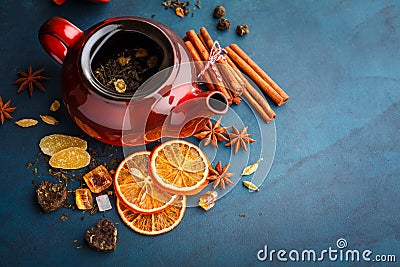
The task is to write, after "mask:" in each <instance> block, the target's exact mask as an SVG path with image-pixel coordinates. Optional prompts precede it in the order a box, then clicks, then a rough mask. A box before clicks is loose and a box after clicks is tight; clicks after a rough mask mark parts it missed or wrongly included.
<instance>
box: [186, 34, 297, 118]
mask: <svg viewBox="0 0 400 267" xmlns="http://www.w3.org/2000/svg"><path fill="white" fill-rule="evenodd" d="M184 41H185V45H186V47H187V48H188V50H189V52H190V54H191V55H192V57H193V60H194V61H196V62H197V63H198V64H199V65H198V67H199V69H200V70H203V69H204V68H205V67H206V66H205V62H207V61H209V58H210V52H211V50H212V49H213V48H214V49H215V47H214V41H213V39H212V38H211V36H210V34H209V33H208V31H207V29H206V28H204V27H203V28H201V29H200V32H199V33H198V34H197V33H196V32H195V31H194V30H190V31H188V32H187V33H186V37H185V38H184ZM225 51H226V52H227V54H224V55H223V57H222V58H221V59H219V60H218V61H217V63H218V64H215V65H214V66H215V67H216V68H217V72H218V73H216V72H214V71H212V70H207V71H205V72H204V77H203V78H204V80H205V85H206V86H207V88H208V89H209V90H213V91H214V90H218V91H220V92H221V93H223V94H224V95H225V97H226V99H227V100H228V103H229V104H232V103H234V104H239V103H240V102H241V98H240V97H241V96H242V95H243V96H244V97H245V98H246V99H247V101H248V102H249V103H250V105H252V106H253V107H254V109H256V110H257V112H258V113H259V114H260V116H261V117H262V118H263V119H264V121H266V122H271V121H272V120H273V119H274V118H275V117H276V114H275V112H274V111H273V110H272V109H271V107H270V105H269V104H268V102H267V101H266V100H265V99H264V97H263V96H262V95H261V94H259V92H258V91H257V90H256V89H255V88H254V87H253V86H252V85H251V84H250V83H249V81H248V80H247V78H246V77H244V75H243V74H242V72H241V71H243V72H244V73H245V74H246V75H247V76H249V77H250V78H251V79H252V80H253V81H254V83H255V84H257V85H258V86H259V87H260V88H261V89H262V90H263V91H264V92H265V93H266V94H267V95H268V96H269V97H270V98H271V100H272V101H273V102H274V103H275V104H276V105H278V106H280V105H282V104H284V103H286V101H287V100H288V99H289V96H288V95H287V94H286V92H285V91H284V90H282V88H280V87H279V85H278V84H277V83H275V82H274V81H273V80H272V79H271V78H270V77H269V75H268V74H267V73H265V71H263V70H262V69H261V68H260V67H259V66H258V65H257V64H256V63H255V62H254V61H253V60H252V59H251V58H250V57H249V56H248V55H247V54H246V53H245V52H244V51H243V50H242V49H241V48H240V47H239V46H238V45H236V44H231V45H230V46H228V47H225ZM221 78H222V79H221Z"/></svg>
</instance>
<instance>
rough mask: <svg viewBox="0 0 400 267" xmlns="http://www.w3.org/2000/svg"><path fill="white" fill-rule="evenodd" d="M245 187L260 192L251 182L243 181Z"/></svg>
mask: <svg viewBox="0 0 400 267" xmlns="http://www.w3.org/2000/svg"><path fill="white" fill-rule="evenodd" d="M243 185H244V186H245V187H247V188H248V189H250V190H253V191H259V190H260V189H259V188H258V187H257V186H256V185H255V184H253V183H252V182H250V181H243Z"/></svg>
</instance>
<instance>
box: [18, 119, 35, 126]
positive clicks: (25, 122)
mask: <svg viewBox="0 0 400 267" xmlns="http://www.w3.org/2000/svg"><path fill="white" fill-rule="evenodd" d="M37 123H38V121H37V120H35V119H22V120H19V121H16V122H15V124H16V125H18V126H20V127H23V128H27V127H32V126H35V125H36V124H37Z"/></svg>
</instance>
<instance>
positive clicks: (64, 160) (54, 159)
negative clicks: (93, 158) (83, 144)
mask: <svg viewBox="0 0 400 267" xmlns="http://www.w3.org/2000/svg"><path fill="white" fill-rule="evenodd" d="M89 163H90V155H89V153H87V152H86V150H84V149H82V148H79V147H69V148H66V149H63V150H61V151H59V152H57V153H55V154H54V155H53V156H51V158H50V160H49V164H50V166H51V167H53V168H59V169H79V168H83V167H85V166H87V165H89Z"/></svg>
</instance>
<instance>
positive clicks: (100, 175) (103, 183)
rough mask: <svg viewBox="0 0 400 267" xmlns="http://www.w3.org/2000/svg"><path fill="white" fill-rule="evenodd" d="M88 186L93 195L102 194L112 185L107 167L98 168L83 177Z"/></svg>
mask: <svg viewBox="0 0 400 267" xmlns="http://www.w3.org/2000/svg"><path fill="white" fill-rule="evenodd" d="M83 179H84V180H85V182H86V184H87V186H88V187H89V189H90V191H92V192H93V193H96V194H97V193H100V192H101V191H103V190H104V189H106V188H108V187H109V186H110V185H111V184H112V178H111V176H110V174H109V173H108V171H107V169H106V167H104V166H103V165H100V166H98V167H97V168H95V169H93V170H92V171H90V172H88V173H87V174H85V176H83Z"/></svg>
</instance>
